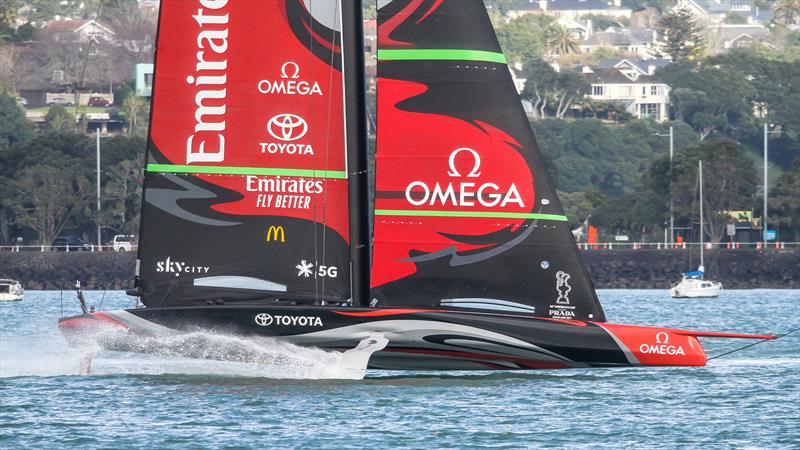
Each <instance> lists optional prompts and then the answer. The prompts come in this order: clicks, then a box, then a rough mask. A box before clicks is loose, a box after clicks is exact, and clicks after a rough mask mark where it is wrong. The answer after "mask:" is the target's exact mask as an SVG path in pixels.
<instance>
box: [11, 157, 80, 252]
mask: <svg viewBox="0 0 800 450" xmlns="http://www.w3.org/2000/svg"><path fill="white" fill-rule="evenodd" d="M12 189H13V192H14V194H15V195H14V196H13V197H11V198H9V199H6V200H4V201H3V207H4V208H9V209H10V210H11V211H12V213H13V214H14V217H15V219H14V221H15V223H16V224H17V225H19V226H22V227H27V228H30V229H31V230H33V231H35V232H36V234H37V236H38V238H39V242H40V243H42V244H49V243H50V242H52V240H53V239H54V238H55V237H56V236H57V235H58V234H59V233H61V230H62V229H63V228H64V226H65V225H66V224H67V223H68V222H69V221H70V219H72V218H73V215H75V214H76V213H77V212H79V211H80V210H81V209H82V208H83V207H85V206H87V205H88V203H89V200H90V199H91V198H92V195H93V193H92V189H91V183H90V182H89V180H88V179H87V178H86V177H85V176H83V175H81V174H80V171H79V170H75V168H69V167H53V166H50V165H44V164H42V165H36V166H33V167H28V168H27V169H25V170H23V171H22V173H21V174H19V177H18V178H17V179H15V180H13V181H12Z"/></svg>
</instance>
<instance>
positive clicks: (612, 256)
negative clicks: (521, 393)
mask: <svg viewBox="0 0 800 450" xmlns="http://www.w3.org/2000/svg"><path fill="white" fill-rule="evenodd" d="M580 253H581V256H582V257H583V260H584V262H585V264H586V268H587V271H588V272H589V275H590V277H591V278H592V281H593V282H594V285H595V287H596V288H597V289H666V288H668V287H669V286H670V285H671V284H672V283H675V282H677V281H678V280H679V279H680V274H681V272H683V271H688V270H692V269H694V267H696V264H697V261H694V262H692V257H694V259H696V258H697V252H690V251H688V250H672V249H671V250H656V249H638V250H631V249H618V250H588V251H581V252H580ZM135 261H136V255H135V253H132V252H102V253H93V252H69V253H66V252H0V278H12V279H16V280H19V281H20V282H21V283H22V284H23V286H24V287H25V289H28V290H72V289H73V288H74V286H75V281H76V280H80V281H81V285H82V286H83V288H84V289H87V290H119V289H127V288H130V287H133V277H134V267H135ZM706 273H707V274H708V276H709V278H711V279H713V280H715V281H720V282H722V284H723V286H724V287H725V289H800V249H783V250H781V249H766V250H763V249H762V250H756V249H737V250H729V249H713V250H708V251H706Z"/></svg>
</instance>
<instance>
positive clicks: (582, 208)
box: [558, 188, 606, 228]
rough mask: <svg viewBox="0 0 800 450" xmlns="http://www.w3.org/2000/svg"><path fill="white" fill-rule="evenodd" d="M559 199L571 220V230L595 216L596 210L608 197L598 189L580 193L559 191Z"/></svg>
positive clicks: (565, 213)
mask: <svg viewBox="0 0 800 450" xmlns="http://www.w3.org/2000/svg"><path fill="white" fill-rule="evenodd" d="M558 199H559V200H560V201H561V207H562V208H563V209H564V215H566V216H567V218H568V219H569V225H570V228H575V227H577V226H578V225H580V224H581V223H583V221H584V220H586V218H587V217H589V216H590V215H592V214H593V212H594V210H595V209H596V208H597V207H598V206H600V205H601V204H602V203H603V202H604V201H605V200H606V196H605V195H603V193H602V192H600V190H598V189H596V188H589V189H587V190H586V191H580V192H561V191H558Z"/></svg>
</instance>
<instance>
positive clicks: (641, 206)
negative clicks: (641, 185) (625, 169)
mask: <svg viewBox="0 0 800 450" xmlns="http://www.w3.org/2000/svg"><path fill="white" fill-rule="evenodd" d="M668 216H669V210H668V209H667V208H665V207H664V202H663V198H661V197H659V196H658V194H656V193H655V192H653V191H651V190H647V189H645V190H639V191H637V192H632V193H630V194H625V195H623V196H622V197H616V198H608V199H606V201H604V202H603V203H601V204H600V206H599V207H597V208H596V209H595V211H594V215H592V222H593V223H594V224H595V225H597V226H598V227H601V228H603V229H605V230H606V231H608V232H613V233H623V234H627V235H629V236H633V237H634V239H635V240H637V241H644V240H646V236H648V235H649V234H651V233H652V232H653V230H655V229H658V228H659V227H661V226H662V225H663V223H664V221H665V219H667V218H668Z"/></svg>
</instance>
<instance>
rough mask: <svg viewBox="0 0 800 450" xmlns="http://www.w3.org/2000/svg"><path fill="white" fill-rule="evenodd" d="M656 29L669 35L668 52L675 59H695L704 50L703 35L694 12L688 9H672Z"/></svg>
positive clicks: (662, 18) (662, 17)
mask: <svg viewBox="0 0 800 450" xmlns="http://www.w3.org/2000/svg"><path fill="white" fill-rule="evenodd" d="M656 29H657V30H658V31H659V32H660V33H662V34H664V35H665V36H667V45H666V49H665V50H666V52H667V54H668V55H670V56H671V57H672V60H673V61H685V60H690V59H695V58H696V57H698V56H700V55H701V54H702V52H703V46H704V43H703V37H702V35H701V34H700V27H699V26H698V25H697V23H696V22H695V20H694V17H693V16H692V13H690V12H689V11H688V10H686V9H678V10H675V11H670V12H668V13H666V14H664V15H663V16H661V19H660V20H659V21H658V24H657V25H656Z"/></svg>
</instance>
